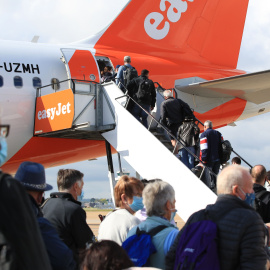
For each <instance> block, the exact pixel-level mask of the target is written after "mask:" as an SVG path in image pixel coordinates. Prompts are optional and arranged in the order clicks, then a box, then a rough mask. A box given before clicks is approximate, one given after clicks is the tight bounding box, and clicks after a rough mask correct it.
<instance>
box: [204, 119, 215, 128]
mask: <svg viewBox="0 0 270 270" xmlns="http://www.w3.org/2000/svg"><path fill="white" fill-rule="evenodd" d="M204 126H206V127H209V128H212V127H213V123H212V121H210V120H207V121H205V122H204Z"/></svg>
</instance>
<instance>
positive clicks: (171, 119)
mask: <svg viewBox="0 0 270 270" xmlns="http://www.w3.org/2000/svg"><path fill="white" fill-rule="evenodd" d="M160 117H161V122H162V123H163V124H164V125H166V126H170V125H172V124H179V123H180V124H182V121H183V112H182V106H181V103H180V102H179V101H178V99H177V98H173V97H170V98H168V99H167V100H164V101H163V102H162V103H161V105H160Z"/></svg>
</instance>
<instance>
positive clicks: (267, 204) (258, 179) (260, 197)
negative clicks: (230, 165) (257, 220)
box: [251, 165, 270, 223]
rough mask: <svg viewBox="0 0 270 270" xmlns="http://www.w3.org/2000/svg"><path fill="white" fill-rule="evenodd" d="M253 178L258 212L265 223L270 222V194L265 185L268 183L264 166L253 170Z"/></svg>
mask: <svg viewBox="0 0 270 270" xmlns="http://www.w3.org/2000/svg"><path fill="white" fill-rule="evenodd" d="M251 177H252V181H253V183H254V184H253V190H254V192H255V195H256V198H257V201H256V210H257V212H258V213H259V214H260V216H261V217H262V219H263V221H264V223H269V222H270V192H269V191H267V190H266V188H265V187H264V184H265V182H266V179H267V176H266V169H265V167H264V166H263V165H256V166H254V167H253V168H252V169H251Z"/></svg>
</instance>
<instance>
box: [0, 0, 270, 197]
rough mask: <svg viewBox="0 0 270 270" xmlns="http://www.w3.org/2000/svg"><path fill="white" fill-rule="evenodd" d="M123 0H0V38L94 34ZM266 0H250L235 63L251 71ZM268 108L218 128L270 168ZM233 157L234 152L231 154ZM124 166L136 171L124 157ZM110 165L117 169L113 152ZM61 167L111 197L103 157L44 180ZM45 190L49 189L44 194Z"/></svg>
mask: <svg viewBox="0 0 270 270" xmlns="http://www.w3.org/2000/svg"><path fill="white" fill-rule="evenodd" d="M127 2H128V1H127V0H113V1H111V0H98V1H97V0H76V1H70V0H68V1H67V0H42V1H41V0H35V1H32V0H12V1H6V0H0V6H1V9H0V22H1V25H2V27H1V32H0V39H4V40H18V41H31V40H32V38H33V37H34V36H35V35H38V36H40V38H39V42H41V43H70V42H74V41H77V40H81V39H84V38H86V37H88V36H91V35H92V34H95V33H97V32H99V31H100V30H102V29H103V28H104V27H106V26H107V24H108V23H110V22H111V21H113V19H114V18H115V17H116V16H117V14H118V13H119V12H120V11H121V9H122V8H123V7H124V6H125V4H126V3H127ZM269 25H270V1H269V0H259V1H258V0H250V1H249V8H248V13H247V18H246V24H245V29H244V34H243V39H242V45H241V50H240V55H239V61H238V66H237V68H238V69H242V70H246V71H249V72H255V71H260V70H267V69H270V27H269ZM268 118H269V113H267V114H263V115H260V116H256V117H253V118H250V119H247V120H243V121H239V122H237V123H236V124H237V126H236V127H224V128H221V129H219V131H220V132H221V133H222V134H223V136H224V138H225V139H228V140H229V141H230V142H231V144H232V146H233V148H234V150H235V151H237V152H238V153H239V154H240V155H242V156H243V157H244V158H245V159H246V160H247V161H248V162H249V163H251V164H252V165H255V164H263V165H264V166H265V167H266V168H267V169H268V170H270V143H269V142H268V136H269V135H268V134H270V125H268V124H269V123H270V121H269V120H268ZM232 157H234V155H232ZM122 162H123V164H122V166H123V168H126V169H128V170H129V171H130V172H131V174H132V175H135V171H134V170H133V169H132V168H131V167H130V166H129V165H128V164H127V163H125V162H124V161H122ZM114 165H115V170H116V171H117V170H118V160H117V156H116V155H114ZM60 168H73V169H77V170H80V171H82V172H83V173H84V174H85V176H84V181H85V186H84V190H85V197H86V198H92V197H94V198H110V197H111V194H110V188H109V180H108V169H107V160H106V157H103V158H99V159H98V160H95V161H84V162H79V163H73V164H69V165H66V166H61V167H55V168H50V169H47V170H46V177H47V182H48V183H49V184H51V185H53V187H54V190H53V191H56V190H57V186H56V175H57V171H58V170H59V169H60ZM47 195H48V194H47Z"/></svg>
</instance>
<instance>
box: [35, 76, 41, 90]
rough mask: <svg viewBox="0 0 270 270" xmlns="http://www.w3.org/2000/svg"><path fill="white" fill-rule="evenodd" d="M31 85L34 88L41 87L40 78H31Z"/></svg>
mask: <svg viewBox="0 0 270 270" xmlns="http://www.w3.org/2000/svg"><path fill="white" fill-rule="evenodd" d="M33 86H34V88H38V87H41V79H40V78H38V77H35V78H33Z"/></svg>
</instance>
